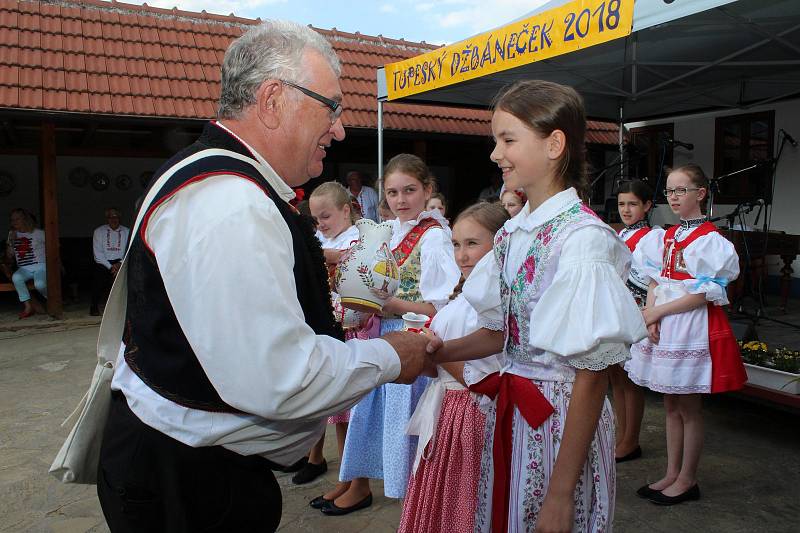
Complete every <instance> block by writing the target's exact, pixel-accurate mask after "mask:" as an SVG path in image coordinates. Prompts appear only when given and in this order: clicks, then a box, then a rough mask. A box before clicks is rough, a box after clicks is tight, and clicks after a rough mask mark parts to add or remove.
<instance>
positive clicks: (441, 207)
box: [425, 192, 447, 218]
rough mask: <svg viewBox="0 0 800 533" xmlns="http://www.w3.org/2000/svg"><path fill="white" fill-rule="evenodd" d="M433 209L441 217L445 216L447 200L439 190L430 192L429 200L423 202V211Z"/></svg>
mask: <svg viewBox="0 0 800 533" xmlns="http://www.w3.org/2000/svg"><path fill="white" fill-rule="evenodd" d="M434 209H436V210H438V211H439V214H440V215H442V217H443V218H447V200H445V197H444V194H442V193H440V192H435V193H433V194H431V198H430V200H428V203H427V204H425V211H433V210H434Z"/></svg>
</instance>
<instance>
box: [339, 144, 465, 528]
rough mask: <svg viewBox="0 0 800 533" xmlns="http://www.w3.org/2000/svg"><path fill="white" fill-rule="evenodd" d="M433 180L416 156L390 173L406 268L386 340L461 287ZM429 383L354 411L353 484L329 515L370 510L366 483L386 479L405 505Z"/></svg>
mask: <svg viewBox="0 0 800 533" xmlns="http://www.w3.org/2000/svg"><path fill="white" fill-rule="evenodd" d="M433 185H434V181H433V176H432V175H431V173H430V171H429V170H428V167H427V166H426V165H425V163H424V162H423V161H422V160H421V159H420V158H418V157H417V156H414V155H411V154H400V155H397V156H395V157H393V158H392V159H391V160H390V161H389V163H388V164H387V165H386V169H385V171H384V177H383V190H384V191H385V195H386V200H387V202H388V204H389V208H390V209H391V210H392V212H393V213H394V214H395V215H396V216H397V218H396V219H394V220H392V221H390V222H389V223H390V224H391V225H392V240H391V242H390V246H391V248H392V250H393V253H394V256H395V259H396V260H397V263H398V266H399V268H400V287H399V289H398V290H397V293H396V294H395V296H394V297H393V298H390V299H389V300H388V301H387V302H386V303H385V304H384V307H383V318H382V320H381V335H383V334H384V333H387V332H389V331H394V330H398V329H401V328H402V326H403V320H402V319H401V318H400V316H401V315H402V314H403V313H406V312H413V313H419V314H425V315H428V316H430V317H432V316H433V315H434V314H435V313H436V310H437V309H439V308H441V307H443V306H444V305H445V304H446V303H447V302H448V299H449V296H450V294H451V293H452V291H453V287H454V286H455V285H456V283H457V282H458V278H459V276H460V273H459V270H458V265H456V263H455V260H454V258H453V244H452V243H451V242H450V238H449V235H448V232H447V231H446V230H447V229H449V228H448V225H447V221H446V220H445V219H444V218H443V217H442V216H441V215H440V214H439V211H437V210H433V211H424V208H425V204H426V202H427V201H428V199H429V198H430V196H431V193H432V192H433ZM428 381H429V378H427V377H421V378H419V379H418V380H417V381H416V382H415V383H414V384H412V385H397V384H388V385H384V386H382V387H380V388H378V389H376V390H375V391H373V392H372V393H370V394H369V395H367V396H366V397H365V398H364V399H363V400H362V401H361V402H360V403H358V404H357V405H356V407H354V408H353V411H352V414H351V419H350V428H349V430H348V434H347V440H346V442H345V451H344V458H343V460H342V468H341V471H340V473H339V478H340V479H341V480H345V481H347V480H352V483H351V484H350V488H349V489H348V491H347V492H346V493H345V494H343V495H342V496H339V497H338V498H336V500H335V501H334V502H333V503H332V504H331V505H329V506H327V507H325V508H323V512H325V513H326V514H345V513H348V512H351V511H353V510H356V509H360V508H363V507H367V506H369V505H370V504H371V502H372V494H371V492H370V488H369V479H368V478H383V480H384V493H385V494H386V496H389V497H390V498H402V497H403V496H404V495H405V491H406V485H407V484H408V478H409V475H410V473H411V465H412V463H413V460H414V454H415V452H416V444H417V442H416V441H417V439H416V437H410V436H408V435H406V434H405V430H406V425H407V424H408V420H409V418H410V417H411V414H412V413H413V412H414V408H415V407H416V404H417V401H418V400H419V397H420V395H421V394H422V392H423V391H424V390H425V386H426V385H427V384H428Z"/></svg>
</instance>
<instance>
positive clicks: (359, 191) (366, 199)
mask: <svg viewBox="0 0 800 533" xmlns="http://www.w3.org/2000/svg"><path fill="white" fill-rule="evenodd" d="M345 181H346V182H347V190H348V191H350V196H352V197H353V198H355V199H356V201H357V202H358V205H359V206H360V207H361V214H362V216H363V217H364V218H368V219H370V220H372V221H373V222H378V193H377V192H375V189H373V188H372V187H367V186H366V185H364V174H362V173H361V172H359V171H357V170H353V171H350V172H348V173H347V176H346V177H345Z"/></svg>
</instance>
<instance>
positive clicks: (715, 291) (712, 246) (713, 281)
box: [683, 232, 739, 305]
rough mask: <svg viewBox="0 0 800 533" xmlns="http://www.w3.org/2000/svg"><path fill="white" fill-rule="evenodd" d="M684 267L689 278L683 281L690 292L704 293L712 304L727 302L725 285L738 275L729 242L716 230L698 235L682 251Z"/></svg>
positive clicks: (735, 258) (724, 303) (736, 257)
mask: <svg viewBox="0 0 800 533" xmlns="http://www.w3.org/2000/svg"><path fill="white" fill-rule="evenodd" d="M683 260H684V262H685V263H686V270H688V271H689V275H691V276H692V279H687V280H684V281H683V286H684V287H685V288H686V290H687V291H689V293H691V294H701V293H705V295H706V300H708V301H709V302H712V303H714V304H716V305H726V304H727V303H728V293H727V291H726V290H725V288H726V287H727V286H728V284H729V283H730V282H731V281H733V280H735V279H736V278H738V277H739V255H738V254H737V253H736V248H734V246H733V243H732V242H731V241H729V240H728V239H726V238H725V237H723V236H722V235H720V234H719V233H717V232H714V233H709V234H708V235H703V236H702V237H699V238H698V239H697V240H696V241H694V242H693V243H692V244H690V245H689V246H687V247H686V249H685V250H684V251H683Z"/></svg>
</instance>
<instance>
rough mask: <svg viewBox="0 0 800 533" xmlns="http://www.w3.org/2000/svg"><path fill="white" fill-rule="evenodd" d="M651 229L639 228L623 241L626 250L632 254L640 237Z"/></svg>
mask: <svg viewBox="0 0 800 533" xmlns="http://www.w3.org/2000/svg"><path fill="white" fill-rule="evenodd" d="M651 229H653V228H649V227H648V228H639V229H638V230H636V232H634V234H633V235H631V237H630V238H629V239H628V240H627V241H625V244H626V245H627V246H628V250H630V251H631V253H633V251H634V250H635V249H636V245H637V244H639V241H641V240H642V237H644V236H645V235H647V234H648V233H650V230H651Z"/></svg>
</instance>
